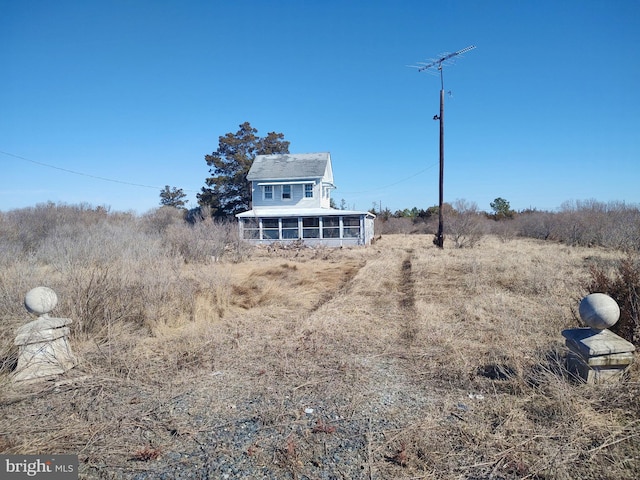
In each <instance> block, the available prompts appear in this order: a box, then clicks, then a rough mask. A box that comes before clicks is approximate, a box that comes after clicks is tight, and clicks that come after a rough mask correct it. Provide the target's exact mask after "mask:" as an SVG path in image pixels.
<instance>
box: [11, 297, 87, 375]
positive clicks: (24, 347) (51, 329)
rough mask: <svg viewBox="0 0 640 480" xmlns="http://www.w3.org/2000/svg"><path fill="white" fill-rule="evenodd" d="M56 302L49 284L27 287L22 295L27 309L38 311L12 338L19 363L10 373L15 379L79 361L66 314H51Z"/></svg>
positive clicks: (61, 369) (57, 372)
mask: <svg viewBox="0 0 640 480" xmlns="http://www.w3.org/2000/svg"><path fill="white" fill-rule="evenodd" d="M57 304H58V296H57V295H56V292H54V291H53V290H52V289H50V288H48V287H36V288H34V289H32V290H30V291H29V292H28V293H27V294H26V296H25V299H24V306H25V308H26V309H27V311H29V313H32V314H35V315H38V318H37V319H36V320H34V321H32V322H29V323H27V324H26V325H23V326H22V327H20V328H19V329H18V331H17V335H16V338H15V342H14V343H15V345H17V346H18V348H19V351H18V365H17V367H16V370H15V372H14V373H13V380H14V381H15V382H23V381H34V380H40V379H47V378H51V377H54V376H57V375H60V374H62V373H64V372H66V371H67V370H69V369H71V368H73V367H74V366H75V365H76V364H77V363H78V362H77V360H76V358H75V356H74V355H73V353H72V352H71V346H70V345H69V341H68V338H67V337H68V336H69V332H70V331H69V327H68V326H67V325H69V324H70V323H72V321H71V319H69V318H53V317H50V316H49V312H50V311H51V310H53V309H54V308H55V307H56V305H57Z"/></svg>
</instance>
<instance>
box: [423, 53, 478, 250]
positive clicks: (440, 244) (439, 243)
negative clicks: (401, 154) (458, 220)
mask: <svg viewBox="0 0 640 480" xmlns="http://www.w3.org/2000/svg"><path fill="white" fill-rule="evenodd" d="M474 48H476V47H475V45H471V46H469V47H467V48H463V49H462V50H458V51H457V52H454V53H449V54H447V55H444V56H443V57H441V58H439V59H438V60H435V61H433V62H431V63H428V64H426V65H421V66H419V67H417V68H418V72H422V71H424V70H427V69H429V68H432V67H436V66H437V67H438V70H439V71H440V115H436V116H435V117H434V120H440V179H439V185H440V191H439V195H438V233H437V234H436V238H435V239H434V241H433V242H434V243H435V244H436V245H437V246H438V247H439V248H444V217H443V213H442V206H443V204H444V76H443V74H442V70H443V69H442V64H443V63H445V62H446V61H447V60H449V59H451V58H453V57H457V56H458V55H462V54H463V53H466V52H468V51H470V50H473V49H474Z"/></svg>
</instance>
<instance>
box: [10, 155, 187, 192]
mask: <svg viewBox="0 0 640 480" xmlns="http://www.w3.org/2000/svg"><path fill="white" fill-rule="evenodd" d="M0 153H1V154H3V155H7V156H9V157H13V158H17V159H19V160H24V161H25V162H29V163H33V164H35V165H41V166H43V167H47V168H53V169H54V170H60V171H62V172H66V173H72V174H73V175H80V176H81V177H88V178H95V179H96V180H102V181H104V182H112V183H120V184H122V185H131V186H133V187H141V188H152V189H154V190H164V188H165V187H156V186H153V185H144V184H142V183H133V182H126V181H124V180H116V179H114V178H107V177H100V176H98V175H91V174H89V173H83V172H77V171H75V170H70V169H68V168H62V167H57V166H55V165H50V164H48V163H44V162H38V161H36V160H31V159H30V158H25V157H22V156H20V155H16V154H15V153H9V152H4V151H2V150H0ZM181 190H182V191H183V192H191V193H198V190H187V189H184V188H183V189H181Z"/></svg>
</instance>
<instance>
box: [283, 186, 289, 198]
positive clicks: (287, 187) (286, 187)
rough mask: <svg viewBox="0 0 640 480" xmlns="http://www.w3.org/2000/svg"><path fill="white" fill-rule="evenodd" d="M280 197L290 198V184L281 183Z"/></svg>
mask: <svg viewBox="0 0 640 480" xmlns="http://www.w3.org/2000/svg"><path fill="white" fill-rule="evenodd" d="M282 199H283V200H291V185H282Z"/></svg>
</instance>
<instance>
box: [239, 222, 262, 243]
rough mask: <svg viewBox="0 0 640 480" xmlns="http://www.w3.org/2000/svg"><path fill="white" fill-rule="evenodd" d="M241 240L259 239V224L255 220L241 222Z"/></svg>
mask: <svg viewBox="0 0 640 480" xmlns="http://www.w3.org/2000/svg"><path fill="white" fill-rule="evenodd" d="M242 238H244V239H245V240H255V239H258V238H260V222H259V221H258V219H257V218H245V219H244V220H243V221H242Z"/></svg>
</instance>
